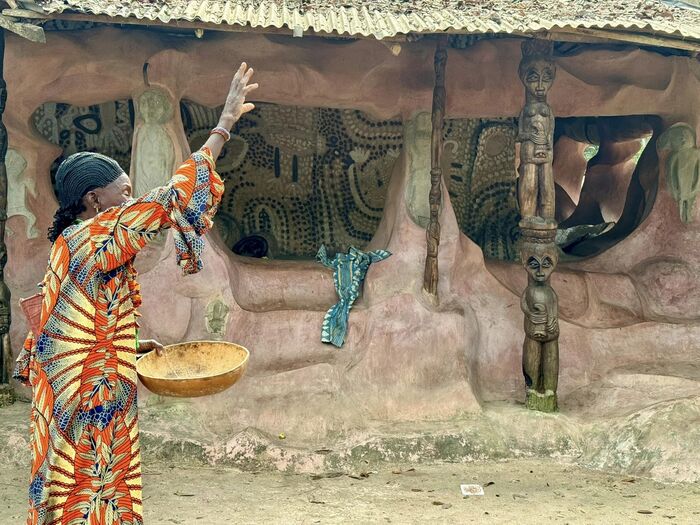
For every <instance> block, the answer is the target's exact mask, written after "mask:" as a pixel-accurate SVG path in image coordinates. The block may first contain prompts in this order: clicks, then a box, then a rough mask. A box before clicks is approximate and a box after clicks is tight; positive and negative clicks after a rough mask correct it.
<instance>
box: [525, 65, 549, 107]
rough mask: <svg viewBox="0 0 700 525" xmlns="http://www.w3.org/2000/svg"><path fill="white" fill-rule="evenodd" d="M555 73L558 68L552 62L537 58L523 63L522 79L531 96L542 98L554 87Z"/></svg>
mask: <svg viewBox="0 0 700 525" xmlns="http://www.w3.org/2000/svg"><path fill="white" fill-rule="evenodd" d="M555 74H556V69H555V67H554V64H552V62H550V61H549V60H545V59H543V58H535V59H533V60H530V61H528V62H526V63H524V64H523V67H522V69H521V71H520V80H521V81H522V83H523V85H524V86H525V89H526V90H527V92H528V94H529V95H530V96H532V97H535V98H536V99H538V100H542V99H544V98H545V97H546V96H547V93H548V92H549V88H551V87H552V83H553V82H554V76H555Z"/></svg>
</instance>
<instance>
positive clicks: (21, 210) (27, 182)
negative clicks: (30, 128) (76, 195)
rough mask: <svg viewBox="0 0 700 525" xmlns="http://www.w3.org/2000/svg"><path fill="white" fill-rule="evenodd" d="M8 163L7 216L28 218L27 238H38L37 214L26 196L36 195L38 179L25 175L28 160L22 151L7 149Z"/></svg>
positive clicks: (6, 160) (6, 161)
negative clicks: (32, 210) (30, 208)
mask: <svg viewBox="0 0 700 525" xmlns="http://www.w3.org/2000/svg"><path fill="white" fill-rule="evenodd" d="M5 164H6V165H7V190H8V193H7V216H8V217H13V216H15V215H22V216H23V217H25V218H26V219H27V230H26V235H27V239H36V238H37V237H38V236H39V229H38V228H37V227H36V216H35V215H34V214H33V213H32V212H31V210H29V209H28V208H27V203H26V197H27V195H31V196H33V197H35V196H36V180H35V179H34V177H25V176H23V175H24V170H25V168H26V167H27V161H26V160H25V159H24V157H23V156H22V155H21V153H20V152H18V151H16V150H14V149H8V150H7V157H6V158H5Z"/></svg>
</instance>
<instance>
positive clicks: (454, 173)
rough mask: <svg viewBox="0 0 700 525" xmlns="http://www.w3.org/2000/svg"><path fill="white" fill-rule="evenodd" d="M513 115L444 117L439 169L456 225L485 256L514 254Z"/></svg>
mask: <svg viewBox="0 0 700 525" xmlns="http://www.w3.org/2000/svg"><path fill="white" fill-rule="evenodd" d="M516 135H517V123H516V121H515V120H514V119H459V120H447V121H445V132H444V136H445V142H444V152H443V159H442V165H443V173H445V180H446V183H447V185H448V191H449V194H450V200H451V201H452V206H453V207H454V210H455V214H456V216H457V222H458V223H459V227H460V229H461V230H462V232H464V233H465V234H466V235H468V236H469V238H470V239H472V240H473V241H474V242H476V243H477V244H478V245H479V246H481V249H482V250H483V252H484V256H485V257H489V258H494V259H501V260H509V261H515V260H517V258H518V250H517V240H518V237H519V231H518V220H519V219H520V214H519V213H518V203H517V200H516V196H515V192H516V182H517V179H516V172H515V138H516Z"/></svg>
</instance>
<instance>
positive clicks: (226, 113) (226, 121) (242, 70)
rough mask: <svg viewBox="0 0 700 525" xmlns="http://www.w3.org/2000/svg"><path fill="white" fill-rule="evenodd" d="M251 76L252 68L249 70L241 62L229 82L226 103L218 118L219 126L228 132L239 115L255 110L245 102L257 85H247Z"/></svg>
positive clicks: (253, 106)
mask: <svg viewBox="0 0 700 525" xmlns="http://www.w3.org/2000/svg"><path fill="white" fill-rule="evenodd" d="M252 76H253V68H252V67H251V68H249V67H248V65H247V64H246V63H245V62H243V63H242V64H241V67H239V68H238V71H236V74H235V75H234V77H233V80H232V81H231V87H230V88H229V91H228V96H227V97H226V103H225V104H224V109H223V111H222V112H221V116H220V117H219V126H221V127H224V128H226V129H227V130H229V131H230V130H231V129H232V128H233V126H234V125H235V124H236V122H238V119H240V118H241V115H243V114H244V113H248V112H249V111H251V110H252V109H254V108H255V105H253V104H251V103H250V102H246V101H245V98H246V96H248V93H250V92H251V91H253V90H254V89H257V87H258V84H250V85H248V82H250V79H251V78H252Z"/></svg>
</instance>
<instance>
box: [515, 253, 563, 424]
mask: <svg viewBox="0 0 700 525" xmlns="http://www.w3.org/2000/svg"><path fill="white" fill-rule="evenodd" d="M558 258H559V256H558V252H557V248H556V245H554V244H553V243H549V242H547V243H542V242H536V241H531V240H527V239H526V240H525V241H524V242H523V244H522V247H521V260H522V263H523V265H524V266H525V269H526V270H527V273H528V285H527V288H526V289H525V291H524V292H523V295H522V298H521V301H520V307H521V309H522V311H523V313H524V314H525V341H524V343H523V374H524V376H525V384H526V385H527V401H526V405H527V407H528V408H530V409H534V410H541V411H544V412H553V411H555V410H556V409H557V397H556V391H557V382H558V377H559V311H558V299H557V294H556V292H555V291H554V289H553V288H552V287H551V286H550V285H549V278H550V276H551V274H552V272H553V271H554V268H555V266H556V264H557V261H558Z"/></svg>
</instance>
